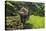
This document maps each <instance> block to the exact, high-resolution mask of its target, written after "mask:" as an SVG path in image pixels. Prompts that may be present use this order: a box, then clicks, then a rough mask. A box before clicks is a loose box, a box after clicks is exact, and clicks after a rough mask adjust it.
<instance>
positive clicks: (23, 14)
mask: <svg viewBox="0 0 46 31" xmlns="http://www.w3.org/2000/svg"><path fill="white" fill-rule="evenodd" d="M19 13H20V18H21V22H22V23H23V24H25V21H26V18H27V16H28V9H26V8H24V7H22V8H21V9H20V11H19Z"/></svg>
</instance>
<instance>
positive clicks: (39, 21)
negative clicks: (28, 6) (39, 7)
mask: <svg viewBox="0 0 46 31" xmlns="http://www.w3.org/2000/svg"><path fill="white" fill-rule="evenodd" d="M27 23H29V24H32V25H33V28H44V17H40V16H34V15H32V16H30V17H29V20H28V21H27Z"/></svg>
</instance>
